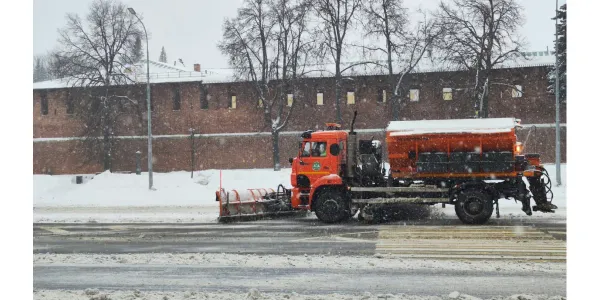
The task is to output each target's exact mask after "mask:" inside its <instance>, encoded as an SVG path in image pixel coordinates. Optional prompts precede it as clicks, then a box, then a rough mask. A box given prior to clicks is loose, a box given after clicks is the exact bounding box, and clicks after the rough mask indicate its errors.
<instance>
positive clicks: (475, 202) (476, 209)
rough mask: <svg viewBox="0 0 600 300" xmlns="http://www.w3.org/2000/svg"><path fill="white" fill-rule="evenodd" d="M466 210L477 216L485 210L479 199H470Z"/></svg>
mask: <svg viewBox="0 0 600 300" xmlns="http://www.w3.org/2000/svg"><path fill="white" fill-rule="evenodd" d="M465 210H466V211H467V212H468V213H469V214H471V215H476V214H478V213H480V212H481V211H482V210H483V203H481V202H480V201H479V199H469V200H468V201H467V203H466V204H465Z"/></svg>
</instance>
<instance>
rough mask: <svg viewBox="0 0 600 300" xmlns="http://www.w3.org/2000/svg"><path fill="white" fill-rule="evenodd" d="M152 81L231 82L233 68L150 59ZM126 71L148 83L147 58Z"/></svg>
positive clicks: (51, 85) (48, 84) (42, 85)
mask: <svg viewBox="0 0 600 300" xmlns="http://www.w3.org/2000/svg"><path fill="white" fill-rule="evenodd" d="M149 65H150V72H149V74H150V83H167V82H194V81H202V82H204V83H217V82H229V81H234V80H233V72H232V71H231V70H216V69H204V70H201V72H195V71H193V70H188V69H185V68H183V67H181V66H179V65H178V66H173V65H169V64H166V63H162V62H156V61H152V60H150V64H149ZM126 73H128V74H129V77H130V78H131V79H132V80H134V81H135V83H137V84H144V83H146V80H147V79H146V60H141V61H140V62H139V63H138V64H136V65H132V66H129V68H128V70H127V71H126ZM71 86H72V83H70V82H69V80H68V79H54V80H47V81H40V82H35V83H33V89H34V90H42V89H60V88H68V87H71Z"/></svg>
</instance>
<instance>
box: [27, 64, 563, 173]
mask: <svg viewBox="0 0 600 300" xmlns="http://www.w3.org/2000/svg"><path fill="white" fill-rule="evenodd" d="M550 65H551V63H529V64H523V65H517V66H511V67H506V68H500V69H497V70H494V71H493V72H492V77H493V78H494V80H495V81H497V82H504V83H506V84H507V85H497V86H494V87H493V88H492V89H490V99H489V116H490V117H492V118H493V117H515V118H519V119H521V120H522V123H523V124H525V125H526V126H525V128H523V129H520V130H519V131H518V136H519V140H521V141H525V140H527V144H526V151H528V152H533V151H536V152H539V153H541V154H542V159H543V160H544V161H546V162H553V161H554V127H553V123H554V112H555V110H554V109H555V108H554V96H553V95H549V94H548V93H547V91H546V87H547V85H548V83H547V78H546V75H547V73H548V70H549V66H550ZM151 66H152V67H153V69H152V70H151V82H152V93H151V94H152V106H153V113H152V122H153V127H152V131H153V132H152V133H153V136H154V140H153V155H154V170H155V171H158V172H165V171H174V170H190V169H191V168H192V166H191V153H192V151H191V142H190V129H194V131H195V132H196V133H199V134H197V135H196V139H197V140H196V141H195V143H194V144H195V146H196V151H195V166H194V169H196V170H198V169H221V168H223V169H227V168H268V167H271V166H272V152H271V145H272V142H271V136H270V133H269V132H267V131H268V128H267V127H265V124H264V119H263V116H262V108H261V107H260V103H259V99H258V97H257V96H256V95H255V94H254V92H253V90H252V85H251V84H250V83H248V82H239V81H233V80H232V79H231V77H229V74H220V73H218V71H215V70H202V71H200V67H199V65H198V66H197V68H195V70H196V71H187V70H184V69H181V68H176V67H172V66H167V65H164V64H161V63H156V62H152V64H151ZM165 74H166V75H165ZM140 78H144V80H140V83H138V84H135V85H131V86H128V87H126V89H125V92H126V93H127V94H128V95H129V97H131V98H134V99H135V100H137V101H138V102H140V103H145V99H146V94H145V88H146V86H145V84H144V82H145V74H141V76H140ZM470 78H471V77H470V76H469V74H468V73H466V72H462V71H444V72H441V71H437V70H433V71H421V72H419V73H414V74H410V75H409V76H408V77H407V78H405V80H404V86H405V87H406V98H403V99H402V100H401V102H402V104H401V107H400V112H399V116H400V120H422V119H430V120H435V119H459V118H471V117H473V115H474V109H473V104H474V103H473V102H472V100H470V99H469V97H468V95H467V92H466V91H465V88H466V87H467V86H466V84H465V82H469V79H470ZM352 79H353V80H349V81H344V84H343V86H342V93H341V95H342V97H341V111H342V116H343V120H345V122H346V124H345V125H347V124H348V123H349V121H350V119H351V116H352V113H353V111H354V110H357V111H358V112H359V115H358V117H357V120H356V125H355V128H357V129H359V130H360V131H359V134H360V135H361V136H364V137H365V138H370V137H374V138H376V139H377V138H379V139H383V137H384V134H383V129H384V128H385V127H386V126H387V123H388V122H389V121H390V120H391V118H392V111H391V103H390V101H389V100H390V97H389V95H390V94H391V93H390V91H388V90H387V88H386V77H385V76H381V75H356V76H352ZM508 84H510V85H513V86H519V87H521V90H515V89H514V88H512V87H511V86H509V85H508ZM334 87H335V81H334V78H332V77H312V78H305V79H302V81H301V82H300V84H299V90H298V91H297V93H296V94H294V95H293V97H292V99H291V101H294V105H295V107H294V110H293V112H292V116H291V118H290V122H289V124H288V126H287V127H286V128H285V130H284V132H282V133H281V135H280V148H281V151H280V152H281V165H282V166H284V167H285V166H287V165H288V162H287V159H288V157H292V156H295V155H296V152H297V145H298V143H297V142H298V141H299V132H301V131H303V130H307V129H323V128H324V123H325V122H331V121H334V120H335V115H336V111H335V98H334V97H335V90H334ZM72 91H73V88H69V87H68V85H66V84H65V83H63V82H58V81H52V82H40V83H36V84H34V90H33V120H34V124H33V125H34V126H33V127H34V131H33V149H34V156H33V162H34V168H33V172H34V173H53V174H70V173H93V172H99V171H102V164H101V162H100V161H98V160H97V159H96V160H94V159H89V157H88V154H87V153H86V151H85V150H84V147H83V141H82V140H81V138H80V135H81V131H82V126H83V125H82V123H81V121H80V120H79V119H78V118H77V116H76V115H75V114H73V111H72V107H70V105H69V103H70V102H69V97H71V96H69V95H75V94H76V93H73V92H72ZM288 101H290V100H288ZM286 109H289V108H286ZM565 110H566V106H564V105H563V106H562V107H561V123H566V119H565V116H566V111H565ZM119 122H121V123H120V124H119V126H116V128H117V129H118V130H117V131H118V132H115V135H116V139H115V145H114V148H113V156H112V170H113V171H133V170H135V152H136V151H138V150H139V151H141V152H142V161H144V162H145V161H146V158H145V157H144V156H145V152H146V151H145V150H146V149H147V140H146V134H147V132H146V119H145V114H142V115H141V116H138V115H124V116H122V117H120V119H119ZM531 125H535V126H531ZM561 139H562V142H561V143H562V147H561V149H562V153H563V154H562V158H563V161H564V160H565V159H566V155H565V154H566V125H564V126H563V127H562V129H561ZM145 169H146V166H145V164H143V170H145Z"/></svg>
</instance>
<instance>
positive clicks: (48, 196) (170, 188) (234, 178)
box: [33, 169, 291, 208]
mask: <svg viewBox="0 0 600 300" xmlns="http://www.w3.org/2000/svg"><path fill="white" fill-rule="evenodd" d="M290 174H291V169H282V170H281V171H278V172H276V171H273V170H269V169H250V170H223V188H225V189H247V188H269V187H271V188H277V186H278V185H279V184H283V185H284V186H286V187H289V185H290V183H289V182H290ZM74 177H75V176H74V175H54V176H51V175H33V206H34V207H36V208H39V207H106V206H112V207H114V206H124V207H127V206H133V207H149V206H217V204H216V202H215V192H216V191H217V190H218V189H219V171H218V170H206V171H199V172H194V178H190V172H171V173H154V188H155V190H153V191H151V190H148V173H142V175H135V174H115V173H110V172H104V173H101V174H99V175H96V176H94V178H93V179H92V180H89V181H88V182H86V183H84V184H74V183H72V181H73V178H74Z"/></svg>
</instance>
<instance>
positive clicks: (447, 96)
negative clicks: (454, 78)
mask: <svg viewBox="0 0 600 300" xmlns="http://www.w3.org/2000/svg"><path fill="white" fill-rule="evenodd" d="M442 94H443V98H444V100H452V88H444V89H443V90H442Z"/></svg>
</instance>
